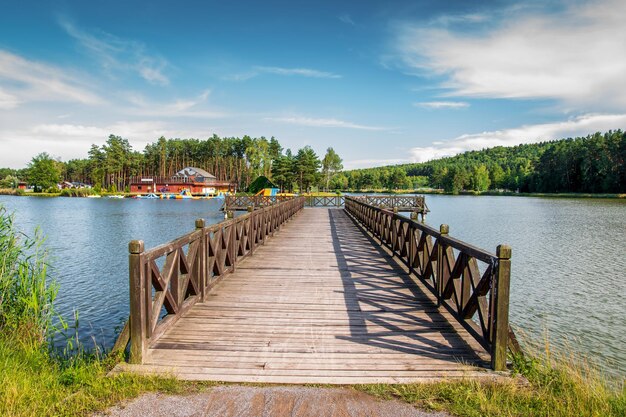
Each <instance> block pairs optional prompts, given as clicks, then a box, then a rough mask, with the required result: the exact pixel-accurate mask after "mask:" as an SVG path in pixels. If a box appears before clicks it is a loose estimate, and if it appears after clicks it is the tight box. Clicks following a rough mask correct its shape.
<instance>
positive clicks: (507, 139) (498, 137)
mask: <svg viewBox="0 0 626 417" xmlns="http://www.w3.org/2000/svg"><path fill="white" fill-rule="evenodd" d="M624 126H626V114H588V115H583V116H579V117H575V118H572V119H569V120H566V121H562V122H555V123H544V124H536V125H525V126H521V127H518V128H512V129H504V130H496V131H491V132H482V133H473V134H466V135H462V136H459V137H457V138H455V139H452V140H449V141H439V142H433V143H432V145H431V146H426V147H415V148H412V149H411V150H410V153H411V160H412V161H413V162H425V161H429V160H431V159H437V158H443V157H446V156H452V155H456V154H459V153H462V152H466V151H471V150H480V149H484V148H492V147H494V146H516V145H519V144H521V143H536V142H543V141H548V140H555V139H562V138H566V137H575V136H586V135H588V134H590V133H593V132H605V131H608V130H616V129H623V128H624Z"/></svg>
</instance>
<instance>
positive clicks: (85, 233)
mask: <svg viewBox="0 0 626 417" xmlns="http://www.w3.org/2000/svg"><path fill="white" fill-rule="evenodd" d="M426 201H427V204H428V205H429V207H430V209H431V213H430V214H429V215H428V216H427V223H429V224H431V225H433V226H435V227H438V226H439V224H441V223H446V224H448V225H449V226H450V234H451V235H452V236H454V237H457V238H460V239H462V240H464V241H467V242H468V243H472V244H474V245H475V246H478V247H481V248H484V249H487V250H489V251H491V252H495V248H496V246H497V245H498V244H500V243H508V244H510V245H511V246H512V247H513V259H512V261H513V267H512V268H513V269H512V282H511V286H512V288H511V321H512V322H513V324H515V325H516V326H517V327H519V328H521V329H523V331H524V332H525V333H528V334H530V335H531V336H542V335H543V334H544V333H545V332H548V334H549V337H550V340H551V341H552V342H553V343H556V344H560V343H562V342H563V341H564V340H567V341H568V343H569V345H570V346H571V347H572V348H574V349H576V350H578V351H579V352H582V353H583V354H587V355H589V356H590V357H599V358H601V360H603V361H605V362H607V361H608V362H610V363H611V364H612V367H613V368H619V369H620V370H619V371H618V372H620V373H621V374H622V375H624V374H626V369H625V368H626V348H625V347H624V346H626V301H625V297H626V201H624V200H600V199H549V198H527V197H524V198H520V197H486V196H481V197H472V196H437V195H432V196H431V195H429V196H427V197H426ZM0 204H3V205H4V206H5V207H7V208H8V209H9V210H10V211H15V216H16V223H17V224H18V226H19V227H20V228H22V230H25V231H26V232H27V233H32V231H33V229H34V228H35V227H36V226H40V227H41V229H42V231H43V232H44V234H45V235H46V236H47V241H46V246H47V247H48V248H49V249H50V253H51V255H52V258H51V264H52V267H53V268H52V274H53V276H54V277H55V278H56V279H57V281H58V282H59V283H60V285H61V288H60V291H59V296H58V299H57V309H58V310H59V311H60V312H61V313H62V314H63V316H64V317H66V318H71V317H72V311H73V310H74V309H76V310H78V311H79V312H80V327H81V328H80V334H81V338H82V339H83V341H85V342H87V343H92V344H93V342H92V341H91V340H92V338H95V340H96V341H97V343H98V344H99V345H104V346H105V347H111V346H112V344H113V341H114V336H115V328H116V327H119V326H121V324H122V323H123V321H124V320H125V319H126V317H127V316H128V272H127V271H128V269H127V268H128V265H127V262H128V260H127V259H128V258H127V254H128V250H127V245H128V242H129V241H130V240H132V239H143V240H144V241H145V243H146V248H149V247H153V246H156V245H157V244H160V243H164V242H166V241H167V240H171V239H173V238H175V237H178V236H180V235H182V234H184V233H187V232H189V231H191V230H193V227H194V220H195V219H196V218H199V217H202V218H205V219H206V220H207V223H208V224H210V223H215V222H218V221H220V220H222V219H223V215H222V213H221V212H219V211H218V209H219V207H220V205H221V202H220V201H216V200H198V201H176V200H165V201H162V200H156V201H154V200H131V199H124V200H115V199H105V198H102V199H87V198H72V199H70V198H34V197H29V198H25V197H22V198H19V197H8V196H0Z"/></svg>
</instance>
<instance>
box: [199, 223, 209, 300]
mask: <svg viewBox="0 0 626 417" xmlns="http://www.w3.org/2000/svg"><path fill="white" fill-rule="evenodd" d="M204 226H205V222H204V219H196V230H204ZM198 250H199V251H200V254H201V255H200V257H198V261H199V262H200V265H198V271H199V273H200V275H199V276H198V282H197V284H198V285H199V286H200V299H201V300H204V297H205V295H206V294H205V292H206V279H207V278H206V277H207V271H206V268H207V265H208V262H207V256H208V253H207V247H206V236H205V234H204V232H202V235H201V236H200V247H199V248H198Z"/></svg>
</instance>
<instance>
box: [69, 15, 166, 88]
mask: <svg viewBox="0 0 626 417" xmlns="http://www.w3.org/2000/svg"><path fill="white" fill-rule="evenodd" d="M59 24H60V25H61V27H62V28H63V29H64V30H65V31H66V32H67V34H68V35H70V36H71V37H72V38H74V39H76V40H77V41H78V42H79V43H80V45H81V46H83V48H85V49H86V50H87V51H89V52H90V53H92V54H93V55H94V56H95V57H96V58H97V59H98V60H99V61H100V63H101V65H102V66H103V68H104V69H105V71H107V72H109V73H113V72H115V71H120V70H122V71H134V72H135V73H137V74H138V75H139V76H140V77H142V78H143V79H144V80H146V81H148V82H149V83H151V84H158V85H167V84H169V78H168V77H167V76H166V75H165V73H164V71H165V69H166V67H167V66H168V62H167V61H166V60H165V59H164V58H162V57H160V56H158V55H156V54H149V53H148V52H147V48H146V46H145V45H144V44H143V43H142V42H138V41H134V40H127V39H122V38H119V37H117V36H114V35H111V34H110V33H106V32H103V31H97V32H96V33H87V32H85V31H83V30H81V29H79V28H77V27H76V26H75V25H74V24H73V23H72V22H70V21H69V20H67V19H65V18H60V19H59Z"/></svg>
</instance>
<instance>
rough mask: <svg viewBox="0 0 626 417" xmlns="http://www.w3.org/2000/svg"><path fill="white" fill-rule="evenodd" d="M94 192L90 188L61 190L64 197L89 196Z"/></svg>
mask: <svg viewBox="0 0 626 417" xmlns="http://www.w3.org/2000/svg"><path fill="white" fill-rule="evenodd" d="M91 194H94V192H93V190H92V189H90V188H65V189H63V190H61V196H62V197H87V196H88V195H91Z"/></svg>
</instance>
